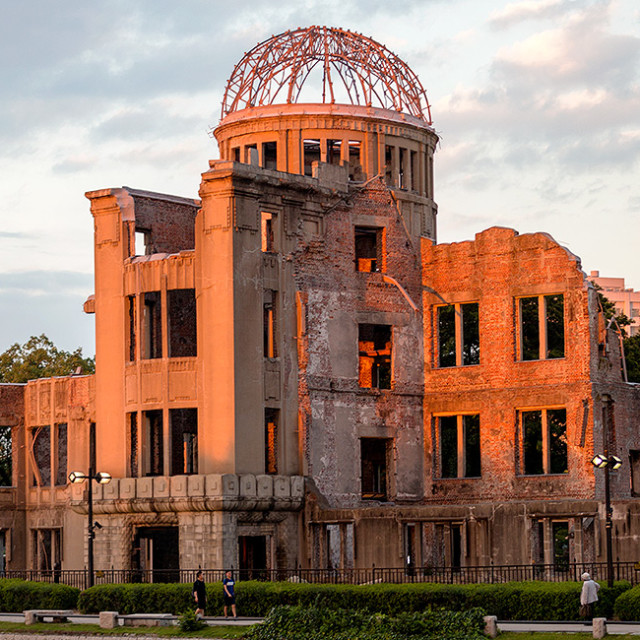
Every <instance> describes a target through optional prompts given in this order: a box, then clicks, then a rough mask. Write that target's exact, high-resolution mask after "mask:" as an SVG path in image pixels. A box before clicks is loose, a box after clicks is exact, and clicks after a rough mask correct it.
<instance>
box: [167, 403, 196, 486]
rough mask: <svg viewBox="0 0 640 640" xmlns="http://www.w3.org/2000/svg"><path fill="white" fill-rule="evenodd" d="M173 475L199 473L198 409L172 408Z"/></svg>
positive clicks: (170, 417) (170, 413) (170, 419)
mask: <svg viewBox="0 0 640 640" xmlns="http://www.w3.org/2000/svg"><path fill="white" fill-rule="evenodd" d="M169 422H170V424H171V475H174V476H175V475H182V474H192V473H198V410H197V409H170V410H169Z"/></svg>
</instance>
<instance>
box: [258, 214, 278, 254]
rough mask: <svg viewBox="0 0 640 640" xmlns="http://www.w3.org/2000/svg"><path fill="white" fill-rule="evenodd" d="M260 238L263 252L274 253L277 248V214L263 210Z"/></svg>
mask: <svg viewBox="0 0 640 640" xmlns="http://www.w3.org/2000/svg"><path fill="white" fill-rule="evenodd" d="M260 218H261V222H260V238H261V248H262V252H263V253H273V252H275V250H276V244H275V219H276V216H275V214H273V213H269V212H268V211H263V212H262V213H261V215H260Z"/></svg>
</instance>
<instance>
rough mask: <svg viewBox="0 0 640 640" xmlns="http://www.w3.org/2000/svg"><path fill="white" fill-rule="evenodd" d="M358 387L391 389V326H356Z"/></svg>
mask: <svg viewBox="0 0 640 640" xmlns="http://www.w3.org/2000/svg"><path fill="white" fill-rule="evenodd" d="M358 350H359V360H360V367H359V385H360V386H361V387H363V388H367V389H391V326H390V325H386V324H361V325H359V326H358Z"/></svg>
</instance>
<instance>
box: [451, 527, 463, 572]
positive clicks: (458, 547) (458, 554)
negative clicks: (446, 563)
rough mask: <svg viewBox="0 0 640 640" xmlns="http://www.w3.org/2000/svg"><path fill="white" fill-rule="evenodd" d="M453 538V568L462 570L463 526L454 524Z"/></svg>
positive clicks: (452, 528) (452, 529)
mask: <svg viewBox="0 0 640 640" xmlns="http://www.w3.org/2000/svg"><path fill="white" fill-rule="evenodd" d="M450 537H451V568H452V569H460V567H461V566H462V525H461V524H452V525H451V529H450Z"/></svg>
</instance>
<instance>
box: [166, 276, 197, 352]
mask: <svg viewBox="0 0 640 640" xmlns="http://www.w3.org/2000/svg"><path fill="white" fill-rule="evenodd" d="M167 306H168V307H169V314H168V318H167V331H168V332H169V357H170V358H191V357H196V356H197V355H198V349H197V335H196V334H197V320H196V292H195V289H171V290H169V291H167Z"/></svg>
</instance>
